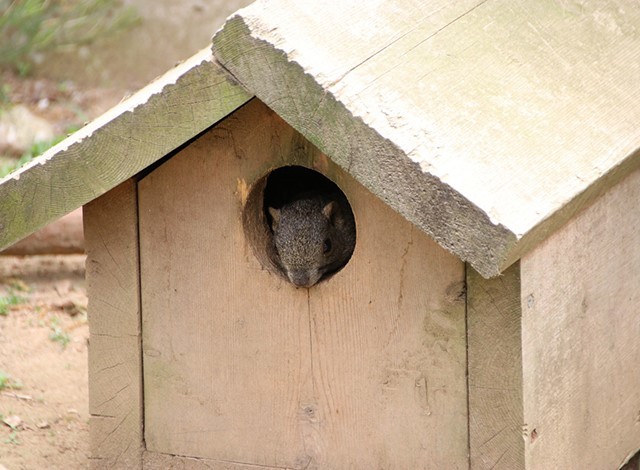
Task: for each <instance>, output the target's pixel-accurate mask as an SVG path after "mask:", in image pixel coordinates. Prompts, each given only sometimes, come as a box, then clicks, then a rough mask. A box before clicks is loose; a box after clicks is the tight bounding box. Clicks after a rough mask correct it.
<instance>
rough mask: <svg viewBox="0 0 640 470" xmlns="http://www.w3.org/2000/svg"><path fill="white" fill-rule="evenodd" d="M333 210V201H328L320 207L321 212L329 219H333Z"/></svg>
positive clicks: (334, 206) (334, 204) (334, 208)
mask: <svg viewBox="0 0 640 470" xmlns="http://www.w3.org/2000/svg"><path fill="white" fill-rule="evenodd" d="M335 211H336V202H335V201H331V202H328V203H327V205H326V206H324V207H323V208H322V214H323V215H324V216H325V217H326V218H327V219H329V220H332V219H333V216H334V214H335Z"/></svg>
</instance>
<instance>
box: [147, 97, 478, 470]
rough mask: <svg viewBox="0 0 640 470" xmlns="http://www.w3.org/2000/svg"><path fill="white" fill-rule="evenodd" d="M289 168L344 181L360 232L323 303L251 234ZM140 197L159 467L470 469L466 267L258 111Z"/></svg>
mask: <svg viewBox="0 0 640 470" xmlns="http://www.w3.org/2000/svg"><path fill="white" fill-rule="evenodd" d="M288 164H302V165H305V166H309V167H315V168H318V169H321V170H322V171H323V172H324V173H325V174H327V175H329V176H330V177H331V178H332V179H333V180H334V181H336V182H337V183H338V184H339V185H340V186H341V187H342V188H343V190H344V191H345V192H346V194H347V196H348V197H349V199H350V200H351V203H352V206H353V208H354V211H355V214H356V219H357V223H358V242H357V246H356V250H355V253H354V255H353V258H352V260H351V261H350V262H349V264H348V265H347V266H346V267H345V268H344V269H343V270H342V271H341V272H340V273H338V274H336V275H335V276H334V277H332V278H331V279H330V280H329V281H327V282H325V283H321V284H319V285H317V286H315V287H313V288H312V289H310V290H307V289H295V288H294V287H293V286H292V285H291V284H289V283H288V282H286V281H284V280H283V279H282V278H281V277H280V276H277V275H274V274H271V273H269V272H268V271H266V270H264V269H263V268H262V267H261V265H260V263H259V262H258V260H257V259H256V257H255V256H254V255H253V253H252V251H251V248H250V247H249V246H248V243H247V241H246V240H245V237H244V234H243V229H242V224H241V209H242V204H243V202H244V200H245V198H246V195H247V188H248V187H250V186H251V184H252V183H254V182H255V181H256V179H258V178H260V177H261V176H263V175H265V174H266V173H267V172H268V171H269V170H270V169H272V168H274V167H278V166H281V165H288ZM139 186H140V214H141V225H140V233H141V263H142V273H143V277H144V279H145V281H144V282H143V285H142V315H143V332H144V341H143V344H144V385H145V442H146V444H147V449H148V450H149V451H150V452H153V453H167V454H174V455H179V456H183V457H190V458H202V459H210V460H213V461H217V462H222V461H223V462H229V463H234V462H235V463H243V464H246V465H255V466H257V467H259V468H261V467H267V468H272V467H278V468H309V469H312V468H388V469H391V468H428V469H431V468H433V469H436V468H467V465H468V463H467V462H468V459H467V414H466V377H465V374H466V361H465V329H464V301H463V299H462V297H461V296H460V292H461V289H462V285H463V281H464V266H463V264H462V263H461V262H460V261H459V260H457V259H456V258H455V257H454V256H452V255H450V254H448V253H447V252H446V251H444V250H442V249H441V248H440V247H438V246H437V244H436V243H435V242H433V241H432V240H430V239H428V238H427V237H426V236H424V234H422V233H421V232H419V231H417V230H416V229H415V227H413V226H412V225H411V224H409V223H408V222H407V221H405V220H403V219H402V218H401V217H400V216H398V215H397V214H396V213H394V212H393V211H392V210H391V209H389V208H388V207H387V206H386V205H384V204H383V203H382V202H380V201H379V200H377V199H376V198H375V197H374V196H373V195H371V194H370V193H368V192H367V191H366V190H365V189H364V188H362V187H361V186H360V185H359V184H357V183H356V182H355V181H353V180H352V179H351V178H350V177H349V176H348V175H346V174H345V173H344V172H343V171H341V170H340V169H339V168H338V167H336V166H335V165H334V164H332V163H331V162H330V161H329V160H328V159H327V158H326V157H325V156H324V155H322V154H320V153H319V152H318V150H317V149H315V148H314V147H313V146H312V145H310V144H309V143H308V142H306V141H305V140H304V139H303V138H301V137H300V136H299V134H297V133H296V132H294V131H293V129H291V128H290V127H289V126H288V125H286V123H284V122H283V121H282V120H281V119H279V118H278V116H277V115H275V114H274V113H273V112H271V111H270V110H268V108H266V107H265V106H264V105H263V104H262V103H260V102H259V101H257V100H256V101H254V102H252V103H249V104H248V105H247V106H245V107H244V108H242V109H241V110H239V111H237V112H236V113H234V115H233V116H232V117H230V118H228V119H227V120H225V121H224V122H222V123H220V124H218V125H217V126H216V127H214V128H213V129H212V130H211V131H209V132H208V133H207V134H205V135H203V136H202V137H201V138H200V139H198V140H197V141H195V142H193V143H192V144H191V145H190V146H189V147H187V148H185V149H184V150H183V151H181V152H180V153H179V154H177V155H176V156H174V157H173V158H172V159H171V160H169V161H168V162H166V163H165V164H164V165H162V166H161V167H160V168H158V169H156V170H155V171H154V172H153V173H151V174H150V175H148V176H147V177H146V178H145V179H143V180H142V181H141V182H140V185H139ZM214 468H217V467H215V465H214Z"/></svg>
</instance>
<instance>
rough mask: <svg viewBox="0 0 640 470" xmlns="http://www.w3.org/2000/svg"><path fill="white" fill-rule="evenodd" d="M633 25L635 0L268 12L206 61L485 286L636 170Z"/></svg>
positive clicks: (315, 6)
mask: <svg viewBox="0 0 640 470" xmlns="http://www.w3.org/2000/svg"><path fill="white" fill-rule="evenodd" d="M639 25H640V9H638V8H637V2H636V0H613V1H610V2H585V1H576V2H560V1H554V0H544V1H540V2H529V1H526V0H517V1H506V0H462V1H458V2H450V1H448V0H437V1H432V0H428V1H427V0H404V1H394V2H375V3H374V2H345V1H342V0H341V1H331V2H313V1H310V0H306V1H304V0H302V1H300V0H296V1H293V0H270V1H268V2H267V1H258V2H256V3H254V4H252V5H251V6H249V7H247V8H246V9H243V10H240V11H239V12H238V13H237V14H236V15H235V16H234V17H232V18H231V19H230V20H228V21H227V23H226V25H225V26H224V28H223V29H222V30H221V31H220V32H218V33H217V35H216V36H215V37H214V39H213V42H214V46H213V49H214V55H215V56H216V57H217V58H218V60H219V61H220V62H221V63H222V65H223V66H224V67H225V68H227V69H228V70H229V71H231V73H233V74H234V76H235V77H236V78H237V79H238V80H239V81H240V82H241V83H243V84H244V85H245V86H246V87H247V88H248V89H250V90H251V91H252V92H253V93H255V94H256V96H257V97H259V98H260V99H261V100H262V101H263V102H265V103H266V104H267V105H268V106H269V107H271V108H272V109H274V110H275V111H276V112H277V113H278V114H279V115H280V116H282V117H283V118H284V119H285V120H286V121H287V122H289V123H290V124H291V125H292V126H293V127H294V128H296V129H297V130H298V131H300V132H301V133H302V134H303V135H305V137H307V138H308V139H309V140H311V141H312V142H313V143H314V144H315V145H316V146H318V147H319V148H320V149H321V150H322V151H323V152H325V153H326V154H327V155H329V156H330V157H331V158H332V159H333V160H334V161H335V162H336V163H338V164H339V165H341V166H342V167H343V168H345V169H347V170H348V171H349V172H350V173H351V174H352V175H353V176H354V177H355V178H356V179H358V180H359V181H360V182H361V183H363V184H364V185H365V186H366V187H367V188H368V189H370V190H371V191H372V192H373V193H374V194H376V195H377V196H379V197H380V198H381V199H382V200H383V201H385V202H386V203H388V204H389V205H390V206H392V207H393V208H394V209H396V210H397V211H398V212H400V213H401V214H402V215H404V216H405V217H406V218H407V219H408V220H410V221H411V222H413V223H414V224H416V225H418V226H419V227H420V228H422V229H423V230H425V231H426V232H427V233H429V234H430V235H432V236H433V237H434V238H435V239H436V240H437V241H438V242H439V243H440V244H441V245H442V246H444V247H445V248H447V249H449V250H450V251H452V252H453V253H455V254H457V255H459V256H460V257H461V258H462V259H464V260H467V261H469V262H470V263H471V264H472V265H473V266H474V267H475V269H476V270H478V271H479V272H480V273H481V274H483V275H484V276H485V277H487V276H493V275H496V274H498V273H499V272H501V271H502V270H504V269H505V268H506V267H507V266H509V265H510V264H511V263H513V262H514V261H515V260H517V259H519V258H520V257H521V256H522V255H523V254H524V253H526V252H527V251H528V250H530V249H531V248H532V247H533V246H535V245H536V244H537V243H538V242H539V241H541V240H542V239H544V238H546V237H547V236H548V235H549V234H550V233H551V232H553V231H555V230H556V229H557V228H558V227H560V226H561V225H562V224H564V223H565V222H566V221H567V220H569V218H570V217H571V216H572V215H574V214H575V213H576V212H577V211H579V210H580V209H581V208H583V207H584V206H586V205H588V204H589V203H591V202H592V201H593V200H594V199H595V198H596V197H597V196H598V195H600V194H601V193H602V192H603V191H604V190H606V188H608V187H610V186H612V185H613V184H615V183H616V182H617V181H619V180H620V179H621V178H622V177H623V176H624V175H625V174H627V173H628V172H629V171H630V170H632V169H633V168H634V167H636V166H637V165H638V162H639V161H640V158H638V157H639V154H638V149H639V148H640V127H638V126H637V122H640V89H639V88H638V86H637V84H638V83H640V67H637V66H635V65H634V64H637V63H639V62H640V34H639Z"/></svg>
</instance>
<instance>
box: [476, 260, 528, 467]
mask: <svg viewBox="0 0 640 470" xmlns="http://www.w3.org/2000/svg"><path fill="white" fill-rule="evenodd" d="M521 320H522V314H521V307H520V263H516V264H514V265H512V266H511V267H510V268H509V269H507V270H506V271H505V272H504V273H503V274H502V275H501V276H498V277H494V278H491V279H485V278H483V277H482V276H481V275H480V274H478V273H477V272H476V271H475V270H474V269H473V268H471V267H470V266H469V267H468V268H467V338H468V343H467V344H468V349H467V351H468V356H467V357H468V361H469V459H470V468H471V469H472V470H476V469H477V470H480V469H493V470H521V469H524V468H525V466H524V442H523V440H522V423H523V417H522V337H521Z"/></svg>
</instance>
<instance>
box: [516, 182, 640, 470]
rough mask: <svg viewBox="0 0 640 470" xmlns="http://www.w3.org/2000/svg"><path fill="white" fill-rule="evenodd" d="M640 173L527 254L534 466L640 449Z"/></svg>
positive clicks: (529, 443) (607, 459) (613, 464)
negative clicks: (639, 202)
mask: <svg viewBox="0 0 640 470" xmlns="http://www.w3.org/2000/svg"><path fill="white" fill-rule="evenodd" d="M638 201H640V170H639V171H635V172H634V173H632V174H631V175H630V176H629V177H627V178H626V179H625V180H623V181H622V182H621V183H620V184H619V185H617V186H615V187H614V188H612V189H610V190H609V191H608V192H607V193H606V194H605V195H604V196H603V197H602V198H600V199H599V200H598V201H596V202H595V204H593V205H592V206H591V207H589V208H588V209H586V210H585V211H584V212H582V213H581V214H579V215H578V216H576V218H575V219H573V220H572V221H571V222H569V223H568V224H567V225H566V226H565V227H564V228H563V229H561V230H560V231H559V232H557V233H556V234H554V235H553V236H551V237H550V238H549V239H548V240H547V241H546V242H545V243H543V244H542V245H541V246H540V247H538V248H537V249H536V250H534V251H533V252H531V253H530V254H529V255H528V256H525V257H524V258H523V259H522V261H521V277H522V343H523V352H522V356H523V374H524V377H525V381H524V419H525V423H526V428H527V435H526V440H525V456H526V464H527V469H531V470H538V469H540V470H542V469H549V468H619V466H620V465H622V464H623V463H624V462H625V460H626V459H628V458H629V456H630V455H632V454H633V453H634V452H636V451H637V450H638V449H639V448H640V367H639V364H640V341H639V338H640V307H639V306H640V289H639V288H638V287H639V286H640V269H638V266H640V231H639V230H638V228H639V227H640V206H639V205H638Z"/></svg>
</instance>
